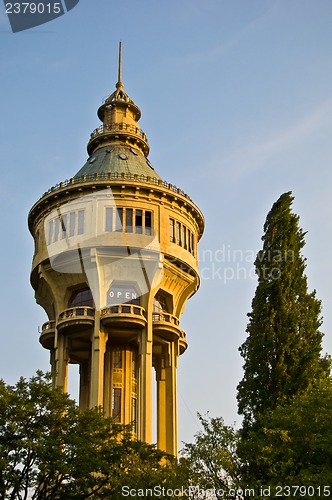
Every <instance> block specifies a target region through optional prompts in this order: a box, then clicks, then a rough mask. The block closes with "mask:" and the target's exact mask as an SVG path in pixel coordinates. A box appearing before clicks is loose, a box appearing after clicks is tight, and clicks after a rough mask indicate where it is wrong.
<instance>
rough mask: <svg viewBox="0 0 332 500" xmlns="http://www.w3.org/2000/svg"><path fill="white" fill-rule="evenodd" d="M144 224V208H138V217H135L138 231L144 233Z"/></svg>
mask: <svg viewBox="0 0 332 500" xmlns="http://www.w3.org/2000/svg"><path fill="white" fill-rule="evenodd" d="M142 224H143V212H142V210H136V218H135V226H136V230H135V231H136V233H139V234H142Z"/></svg>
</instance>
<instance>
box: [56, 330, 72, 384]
mask: <svg viewBox="0 0 332 500" xmlns="http://www.w3.org/2000/svg"><path fill="white" fill-rule="evenodd" d="M67 344H68V340H67V338H66V337H65V336H64V335H59V334H57V335H56V339H55V355H54V367H55V377H54V382H55V385H56V386H57V387H63V390H64V392H67V390H68V363H69V349H68V345H67Z"/></svg>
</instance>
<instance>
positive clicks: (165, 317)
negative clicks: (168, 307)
mask: <svg viewBox="0 0 332 500" xmlns="http://www.w3.org/2000/svg"><path fill="white" fill-rule="evenodd" d="M152 321H164V322H166V323H171V324H172V325H174V326H179V324H180V321H179V319H178V318H177V317H176V316H173V314H169V313H165V312H159V313H156V312H154V313H153V314H152Z"/></svg>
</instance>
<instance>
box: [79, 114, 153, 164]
mask: <svg viewBox="0 0 332 500" xmlns="http://www.w3.org/2000/svg"><path fill="white" fill-rule="evenodd" d="M110 138H112V139H113V140H114V139H118V140H121V141H124V140H125V141H128V142H129V143H131V144H136V145H138V146H139V147H140V149H141V150H142V152H143V154H144V156H145V157H147V156H148V154H149V151H150V148H149V143H148V139H147V137H146V134H145V133H144V132H143V130H141V128H140V127H139V126H138V125H133V124H131V123H125V122H120V123H115V122H113V123H110V124H109V125H107V126H105V125H104V124H102V125H100V126H99V127H97V128H96V129H95V130H94V131H93V132H92V133H91V135H90V140H89V142H88V148H87V149H88V153H89V155H91V154H92V153H93V151H94V150H95V149H96V148H97V147H99V146H102V145H103V144H106V143H107V142H109V140H110Z"/></svg>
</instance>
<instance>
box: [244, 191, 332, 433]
mask: <svg viewBox="0 0 332 500" xmlns="http://www.w3.org/2000/svg"><path fill="white" fill-rule="evenodd" d="M293 199H294V198H293V197H292V193H291V192H288V193H284V194H283V195H281V196H280V198H279V199H278V200H277V201H276V203H274V205H273V207H272V209H271V210H270V212H269V214H268V215H267V218H266V222H265V224H264V235H263V237H262V240H263V249H262V250H260V251H259V252H258V254H257V257H256V260H255V268H256V273H257V275H258V285H257V289H256V293H255V296H254V299H253V301H252V310H251V312H250V313H249V314H248V316H249V324H248V326H247V330H246V331H247V333H248V337H247V339H246V341H245V342H244V343H243V344H242V346H241V347H240V348H239V350H240V353H241V356H242V357H243V358H244V366H243V368H244V376H243V379H242V381H241V382H240V383H239V385H238V387H237V390H238V395H237V399H238V410H239V413H240V414H242V415H243V417H244V420H243V429H242V430H243V432H244V434H243V435H244V436H245V435H246V432H247V431H249V430H250V428H252V426H253V425H254V424H255V422H256V421H257V417H258V416H259V415H260V414H263V413H264V412H266V411H267V410H273V409H274V408H275V407H276V406H277V405H283V404H286V403H287V402H288V401H289V400H290V399H291V397H292V396H294V395H295V394H298V393H301V392H303V391H304V390H305V389H306V388H307V387H308V386H309V385H310V384H311V383H312V382H313V381H314V380H315V379H316V378H317V377H320V376H322V375H323V374H327V373H329V362H328V360H327V359H322V358H321V349H322V346H321V342H322V337H323V334H322V333H321V332H320V330H319V328H320V326H321V323H322V318H321V302H320V301H319V300H318V299H317V298H316V292H315V291H313V292H311V293H309V292H308V286H307V278H306V275H305V268H306V259H305V258H304V257H303V256H302V254H301V250H302V248H303V246H304V244H305V240H304V236H305V233H304V232H303V231H302V229H301V228H300V227H299V217H298V215H296V214H294V213H292V210H291V206H292V202H293Z"/></svg>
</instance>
